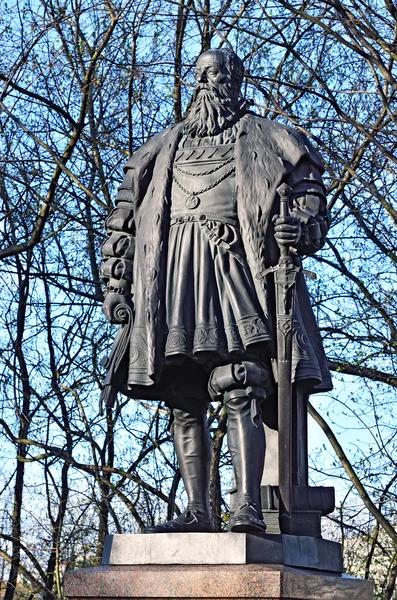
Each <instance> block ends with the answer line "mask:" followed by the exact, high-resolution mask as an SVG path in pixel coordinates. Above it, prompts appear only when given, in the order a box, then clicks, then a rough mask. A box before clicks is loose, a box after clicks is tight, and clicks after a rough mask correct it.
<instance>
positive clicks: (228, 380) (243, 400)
mask: <svg viewBox="0 0 397 600" xmlns="http://www.w3.org/2000/svg"><path fill="white" fill-rule="evenodd" d="M271 382H272V376H271V372H270V369H269V368H268V367H267V366H265V365H264V364H262V363H259V362H254V361H247V360H246V361H241V362H235V363H230V364H229V365H225V366H222V367H217V368H216V369H214V370H213V372H212V374H211V377H210V380H209V382H208V391H209V394H210V396H211V398H212V400H214V401H215V400H218V401H219V400H223V403H224V405H225V406H226V410H227V413H228V426H227V442H228V446H229V451H230V454H231V457H232V461H233V467H234V474H235V478H236V484H237V508H236V511H235V513H234V516H233V518H232V519H231V521H230V529H231V530H232V531H243V532H249V531H253V532H258V531H259V532H264V531H265V530H266V525H265V524H264V522H263V520H262V509H261V499H260V486H261V479H262V474H263V467H264V462H265V433H264V430H263V424H262V419H261V415H260V410H259V404H260V402H262V401H264V400H265V398H266V390H268V389H269V388H270V387H271Z"/></svg>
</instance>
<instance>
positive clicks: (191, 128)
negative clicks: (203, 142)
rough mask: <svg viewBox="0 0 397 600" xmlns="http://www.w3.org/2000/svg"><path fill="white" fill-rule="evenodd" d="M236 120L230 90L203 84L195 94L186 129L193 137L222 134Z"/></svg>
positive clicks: (234, 106) (186, 121)
mask: <svg viewBox="0 0 397 600" xmlns="http://www.w3.org/2000/svg"><path fill="white" fill-rule="evenodd" d="M225 87H226V86H225ZM236 120H237V111H236V105H235V103H234V102H233V101H232V99H231V98H230V95H229V93H228V90H227V89H222V87H221V88H220V89H219V91H218V90H214V89H213V88H211V87H210V86H209V85H208V84H201V85H200V86H199V87H198V88H197V89H196V91H195V93H194V96H193V102H192V105H191V107H190V110H189V114H188V115H187V117H186V120H185V128H186V130H187V131H188V133H189V134H190V135H191V136H198V137H205V136H211V135H217V134H218V133H221V131H223V130H224V129H226V128H227V127H229V126H230V125H231V124H233V123H234V122H235V121H236Z"/></svg>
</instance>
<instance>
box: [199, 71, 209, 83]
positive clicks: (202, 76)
mask: <svg viewBox="0 0 397 600" xmlns="http://www.w3.org/2000/svg"><path fill="white" fill-rule="evenodd" d="M198 80H199V83H208V78H207V72H206V71H202V72H201V73H200V75H199V79H198Z"/></svg>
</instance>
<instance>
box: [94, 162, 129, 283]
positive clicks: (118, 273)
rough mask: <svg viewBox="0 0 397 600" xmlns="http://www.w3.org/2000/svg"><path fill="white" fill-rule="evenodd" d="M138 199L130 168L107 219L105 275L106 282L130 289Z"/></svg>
mask: <svg viewBox="0 0 397 600" xmlns="http://www.w3.org/2000/svg"><path fill="white" fill-rule="evenodd" d="M134 200H135V193H134V188H133V173H132V169H130V170H129V171H127V173H126V175H125V178H124V181H123V183H122V184H121V186H120V188H119V191H118V195H117V198H116V202H115V208H114V209H113V210H112V212H111V213H110V214H109V216H108V218H107V219H106V222H105V227H106V232H107V233H108V235H109V237H108V238H107V240H106V241H105V243H104V244H103V246H102V250H101V255H102V260H103V264H102V267H101V277H102V279H103V281H104V283H105V284H106V285H107V286H109V284H111V285H114V284H115V283H116V285H117V286H119V287H121V288H124V289H125V290H126V291H127V290H128V291H129V290H130V288H131V283H132V280H133V277H132V269H133V260H134V250H135V226H134Z"/></svg>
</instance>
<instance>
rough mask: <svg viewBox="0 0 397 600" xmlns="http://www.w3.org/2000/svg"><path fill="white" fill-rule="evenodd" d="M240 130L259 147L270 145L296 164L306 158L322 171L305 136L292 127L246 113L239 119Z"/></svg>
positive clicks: (318, 160)
mask: <svg viewBox="0 0 397 600" xmlns="http://www.w3.org/2000/svg"><path fill="white" fill-rule="evenodd" d="M241 130H243V131H245V133H246V134H247V135H248V136H249V137H250V138H253V139H254V140H255V141H256V143H257V144H258V146H259V147H260V146H261V145H262V144H269V143H271V144H272V145H273V146H274V148H275V149H277V152H278V153H279V154H280V155H281V156H283V157H285V158H286V159H287V160H291V161H292V162H293V163H294V162H295V164H296V162H298V161H299V160H300V159H301V158H303V157H307V158H308V159H309V160H310V161H311V162H312V163H314V164H315V165H316V166H317V167H318V168H320V170H321V171H323V170H324V165H323V161H322V159H321V157H320V155H319V154H318V152H317V151H316V150H315V149H314V147H313V146H312V144H311V143H310V141H309V140H308V138H307V136H306V135H305V134H304V133H302V132H300V131H298V130H296V129H294V128H293V127H289V126H288V125H284V124H283V123H278V122H277V121H271V120H270V119H265V118H264V117H261V116H260V115H257V114H255V113H253V112H247V113H246V114H245V115H244V116H243V117H242V119H241V127H240V131H241Z"/></svg>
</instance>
